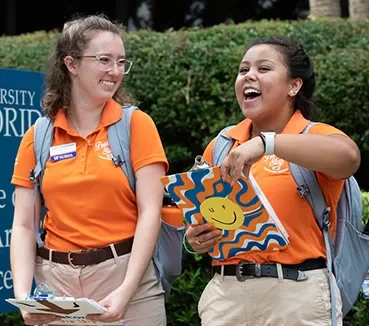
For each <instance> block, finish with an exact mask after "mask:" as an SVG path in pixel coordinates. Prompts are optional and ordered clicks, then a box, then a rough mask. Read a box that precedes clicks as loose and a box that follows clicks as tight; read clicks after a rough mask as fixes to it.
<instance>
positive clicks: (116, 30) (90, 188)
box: [10, 15, 168, 326]
mask: <svg viewBox="0 0 369 326" xmlns="http://www.w3.org/2000/svg"><path fill="white" fill-rule="evenodd" d="M123 32H124V28H123V27H122V26H121V25H118V24H114V23H112V22H110V21H109V20H108V19H107V18H106V17H104V16H100V15H97V16H87V17H83V18H79V19H76V20H72V21H69V22H67V23H66V24H65V25H64V28H63V30H62V32H61V33H60V35H59V38H58V40H57V43H56V46H55V49H54V50H53V53H52V55H51V58H50V68H49V71H48V73H47V85H46V90H45V94H44V96H43V99H42V104H43V109H44V111H45V114H46V116H47V117H49V118H50V119H51V121H52V122H53V140H52V147H51V148H50V155H51V157H52V154H53V153H59V154H60V155H59V156H55V157H56V158H57V159H55V160H52V159H49V160H48V161H47V163H46V168H45V170H44V171H45V172H44V176H43V182H42V198H43V200H44V204H45V207H46V208H47V209H46V214H45V217H44V223H43V228H44V230H45V231H46V233H45V239H44V244H45V245H44V247H41V248H40V247H39V248H36V243H35V223H36V222H35V221H34V215H33V211H34V200H35V199H34V191H33V187H34V185H33V183H32V182H31V181H30V180H29V171H30V170H31V169H33V168H34V166H35V162H36V158H35V153H34V146H35V144H34V126H32V127H31V128H30V129H29V130H28V131H27V132H26V134H25V135H24V138H23V139H22V142H21V145H20V147H19V151H18V155H17V160H16V162H17V163H16V165H15V169H14V174H13V178H12V184H14V185H15V186H16V205H15V214H14V222H13V229H12V240H11V248H10V250H11V268H12V273H13V280H14V294H15V297H16V298H19V299H24V298H25V297H27V296H28V295H30V294H31V288H32V280H33V277H34V278H35V280H36V284H40V283H41V282H44V283H46V284H47V286H48V287H49V288H50V289H51V290H53V291H55V294H56V295H57V296H63V295H65V296H71V297H75V298H78V297H87V298H90V299H94V300H95V301H98V302H99V303H100V304H101V305H103V306H104V307H106V309H107V310H106V312H104V313H103V314H100V315H95V316H92V317H91V319H92V320H94V321H101V322H114V321H118V320H120V319H124V321H125V325H126V326H145V325H147V326H149V325H150V326H155V325H166V316H165V306H164V291H163V288H162V285H161V283H160V281H159V280H158V278H157V277H156V273H155V269H154V266H153V262H152V256H153V252H154V249H155V245H156V242H157V239H158V235H159V229H160V223H161V220H160V212H161V207H162V200H163V187H162V185H161V183H160V177H161V176H164V175H165V173H166V171H167V169H168V162H167V159H166V156H165V153H164V149H163V146H162V143H161V140H160V137H159V134H158V132H157V129H156V126H155V124H154V122H153V120H152V119H151V118H150V117H149V116H148V115H147V114H146V113H144V112H142V111H140V110H135V111H134V112H133V113H132V117H131V123H130V135H131V136H130V137H131V138H130V150H131V153H130V155H131V161H132V167H133V170H134V172H135V178H136V192H135V193H134V192H133V191H132V190H131V188H130V186H129V182H128V180H127V177H126V176H125V175H124V173H123V171H122V170H121V169H120V168H116V167H115V165H114V163H113V161H112V153H111V149H110V147H109V143H108V134H107V128H108V127H109V126H110V125H111V124H114V123H115V122H117V121H118V120H120V119H121V118H122V105H131V104H133V99H132V98H131V96H130V95H129V94H128V93H127V92H126V91H125V90H124V87H123V84H122V80H123V77H124V75H127V74H128V73H129V71H130V69H131V66H132V61H130V60H128V59H127V58H126V53H125V47H124V43H123V40H122V35H123ZM63 153H64V154H66V153H67V154H68V153H69V154H71V155H69V154H68V155H63ZM51 157H50V158H51ZM55 157H54V158H55ZM40 198H41V195H40V193H38V194H37V198H36V207H40V206H41V199H40ZM37 215H39V214H36V216H37ZM36 228H37V227H36ZM82 258H83V259H84V260H85V262H84V263H83V264H82V263H78V261H77V259H79V261H82ZM85 258H86V259H85ZM22 315H23V318H24V320H25V323H26V324H27V325H36V324H48V323H51V322H53V321H55V320H57V319H58V317H57V316H55V315H47V314H29V313H26V312H22Z"/></svg>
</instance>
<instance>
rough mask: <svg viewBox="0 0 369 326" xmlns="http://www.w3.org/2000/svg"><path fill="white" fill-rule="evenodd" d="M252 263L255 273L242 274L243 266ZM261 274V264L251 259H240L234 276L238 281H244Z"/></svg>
mask: <svg viewBox="0 0 369 326" xmlns="http://www.w3.org/2000/svg"><path fill="white" fill-rule="evenodd" d="M251 264H252V265H254V270H255V275H242V271H243V266H245V265H251ZM260 276H261V265H260V264H258V263H253V262H251V261H240V262H239V263H238V264H237V267H236V278H237V281H239V282H245V281H246V280H249V279H253V278H255V277H260Z"/></svg>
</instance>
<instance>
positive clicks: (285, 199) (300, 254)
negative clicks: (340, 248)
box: [203, 111, 344, 265]
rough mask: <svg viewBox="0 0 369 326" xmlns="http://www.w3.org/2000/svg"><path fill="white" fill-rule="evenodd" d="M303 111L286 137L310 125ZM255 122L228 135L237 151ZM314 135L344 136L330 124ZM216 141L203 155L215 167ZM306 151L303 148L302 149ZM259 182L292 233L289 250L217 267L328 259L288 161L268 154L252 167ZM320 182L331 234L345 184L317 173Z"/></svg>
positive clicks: (295, 116) (241, 125) (245, 256)
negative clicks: (246, 262) (328, 213)
mask: <svg viewBox="0 0 369 326" xmlns="http://www.w3.org/2000/svg"><path fill="white" fill-rule="evenodd" d="M308 123H309V120H306V119H305V118H304V117H303V116H302V114H301V112H300V111H296V112H295V113H294V114H293V116H292V117H291V119H290V121H289V122H288V123H287V125H286V126H285V128H284V130H283V131H282V134H299V133H301V132H302V131H303V129H304V128H305V127H306V126H307V125H308ZM251 126H252V124H251V120H249V119H245V120H243V121H242V122H241V123H239V124H238V125H237V126H235V127H234V128H232V129H230V130H228V132H227V134H228V135H229V136H231V137H232V138H233V139H235V145H234V147H233V148H235V147H237V146H239V145H240V144H243V143H244V142H246V141H248V140H249V139H250V133H251ZM309 133H311V134H322V135H331V134H341V135H344V133H343V132H342V131H340V130H338V129H336V128H334V127H332V126H330V125H327V124H323V123H319V124H315V125H313V126H312V127H311V128H310V129H309ZM213 147H214V140H213V141H212V142H211V143H210V144H209V145H208V147H207V148H206V149H205V152H204V154H203V156H204V159H205V160H206V161H207V162H209V163H210V164H212V151H213ZM301 150H302V151H303V149H301ZM251 173H252V174H253V176H254V178H255V180H256V182H257V183H258V184H259V186H260V188H261V189H262V191H263V192H264V194H265V196H266V197H267V199H268V201H269V202H270V204H271V206H272V207H273V209H274V211H275V212H276V214H277V216H278V218H279V219H280V221H281V222H282V224H283V226H284V228H285V229H286V231H287V233H288V234H289V241H290V243H289V244H288V246H287V249H285V250H281V251H272V252H263V251H257V252H255V251H254V252H252V253H243V254H239V255H237V256H235V257H232V258H229V259H227V260H225V261H215V260H214V261H213V265H221V264H237V263H238V262H239V261H240V260H247V261H253V262H258V263H267V262H278V263H282V264H298V263H301V262H303V261H304V260H306V259H309V258H318V257H325V256H326V253H325V245H324V239H323V234H322V231H321V230H320V228H319V226H318V223H317V222H316V218H315V215H314V212H313V210H312V208H311V207H310V205H309V202H308V201H307V199H305V198H301V197H300V196H299V194H298V192H297V189H296V188H297V186H296V183H295V181H294V179H293V177H292V175H291V174H290V171H289V167H288V162H287V161H285V160H283V159H281V158H279V157H277V156H275V155H264V156H263V157H261V158H260V159H259V161H257V162H256V163H254V164H253V165H252V167H251ZM316 175H317V179H318V182H319V184H320V187H321V189H322V191H323V195H324V198H325V201H326V203H327V205H328V206H329V207H331V212H330V220H331V224H332V226H331V232H332V234H333V232H334V231H335V229H336V206H337V203H338V200H339V197H340V194H341V191H342V188H343V184H344V181H343V180H336V179H333V178H331V177H329V176H327V175H325V174H323V173H320V172H317V173H316Z"/></svg>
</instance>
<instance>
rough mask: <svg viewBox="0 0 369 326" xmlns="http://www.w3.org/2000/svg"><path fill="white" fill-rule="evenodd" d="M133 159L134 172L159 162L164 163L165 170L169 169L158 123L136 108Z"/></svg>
mask: <svg viewBox="0 0 369 326" xmlns="http://www.w3.org/2000/svg"><path fill="white" fill-rule="evenodd" d="M131 161H132V167H133V171H134V172H136V171H137V170H138V169H140V168H142V167H143V166H146V165H150V164H152V163H159V162H162V163H164V165H165V172H168V169H169V164H168V160H167V158H166V155H165V152H164V148H163V145H162V142H161V139H160V136H159V132H158V130H157V128H156V125H155V123H154V121H153V120H152V119H151V117H150V116H149V115H148V114H147V113H145V112H142V111H141V110H135V111H134V112H133V114H132V117H131Z"/></svg>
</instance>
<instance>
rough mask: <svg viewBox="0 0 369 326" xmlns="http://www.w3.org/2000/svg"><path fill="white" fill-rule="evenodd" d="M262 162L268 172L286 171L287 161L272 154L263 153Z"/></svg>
mask: <svg viewBox="0 0 369 326" xmlns="http://www.w3.org/2000/svg"><path fill="white" fill-rule="evenodd" d="M263 162H264V165H265V166H264V170H265V171H268V172H270V173H282V172H287V171H288V163H287V162H286V161H285V160H283V159H281V158H279V157H277V156H275V155H274V154H273V155H265V156H264V159H263Z"/></svg>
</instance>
